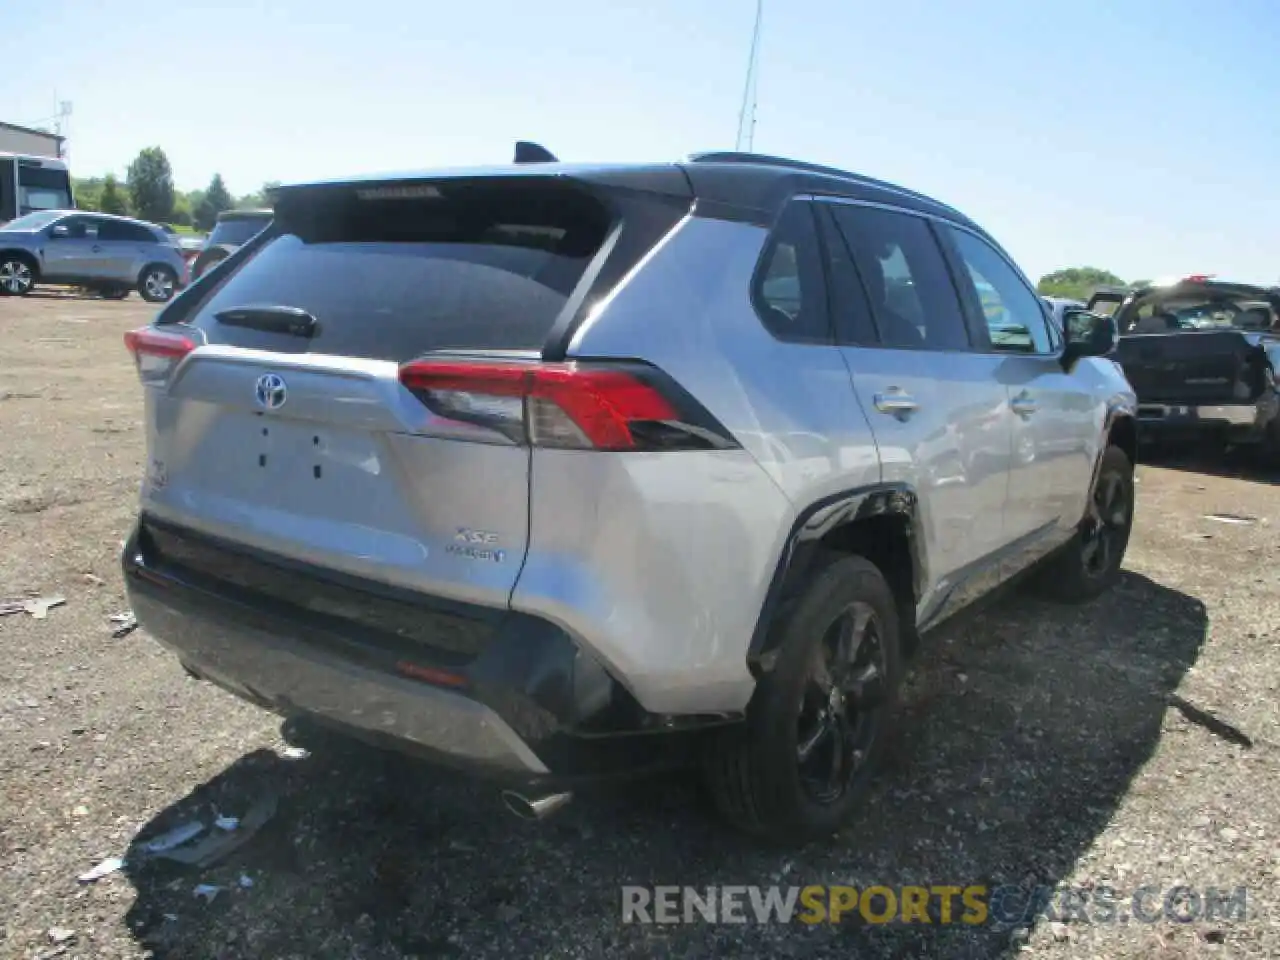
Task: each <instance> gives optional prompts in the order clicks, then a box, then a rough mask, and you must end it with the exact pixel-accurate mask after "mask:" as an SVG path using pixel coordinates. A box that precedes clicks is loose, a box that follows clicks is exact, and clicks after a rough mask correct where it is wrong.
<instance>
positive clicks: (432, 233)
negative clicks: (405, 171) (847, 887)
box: [122, 154, 1135, 839]
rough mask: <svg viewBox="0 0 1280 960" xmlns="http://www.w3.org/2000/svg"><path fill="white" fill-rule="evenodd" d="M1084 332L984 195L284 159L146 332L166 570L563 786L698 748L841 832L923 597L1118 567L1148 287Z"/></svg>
mask: <svg viewBox="0 0 1280 960" xmlns="http://www.w3.org/2000/svg"><path fill="white" fill-rule="evenodd" d="M980 289H981V290H982V291H983V293H982V295H981V296H980V295H979V292H978V291H979V290H980ZM993 331H995V332H996V333H997V334H998V336H993ZM993 340H994V341H996V342H993ZM1065 341H1066V338H1065V336H1064V334H1063V332H1062V331H1061V330H1060V329H1058V327H1057V326H1056V325H1055V324H1054V323H1052V322H1051V320H1050V319H1049V317H1048V314H1047V311H1045V309H1044V307H1043V304H1042V301H1041V300H1040V298H1039V297H1038V296H1037V295H1036V294H1035V291H1034V289H1033V287H1032V286H1031V284H1030V283H1028V282H1027V280H1026V279H1025V277H1024V276H1023V275H1022V273H1020V272H1019V270H1018V269H1017V267H1015V266H1014V264H1013V263H1012V261H1011V260H1010V259H1009V257H1008V256H1007V255H1006V254H1005V253H1004V252H1003V251H1002V249H1001V247H999V246H998V245H997V244H996V243H995V241H993V240H992V239H991V237H989V236H988V235H987V234H986V233H985V232H984V231H983V230H982V229H980V228H979V227H978V226H976V225H975V224H974V223H972V222H971V221H969V220H968V219H966V218H965V217H964V216H962V215H961V214H960V213H957V212H956V211H955V210H953V209H951V208H949V207H946V206H943V205H942V204H939V203H936V202H934V201H933V200H930V199H928V198H926V197H924V196H921V195H920V194H917V193H914V192H911V191H908V190H904V189H901V188H899V187H895V186H891V185H889V184H887V183H882V182H879V181H875V180H870V179H867V178H865V177H861V176H856V175H854V174H851V173H846V172H843V171H839V170H833V169H828V168H823V167H816V166H812V165H808V164H803V163H798V162H794V161H788V160H781V159H777V158H770V157H762V156H755V155H746V154H702V155H698V156H695V157H692V158H690V159H689V160H688V161H685V162H682V163H677V164H668V165H647V166H640V165H635V166H576V165H567V164H559V163H545V164H544V163H535V164H529V165H522V166H514V165H513V166H510V167H503V168H497V169H480V170H464V171H450V172H443V173H439V172H428V173H421V174H409V175H404V176H380V177H377V178H369V179H361V180H350V181H341V182H324V183H312V184H304V185H296V186H290V187H285V188H283V189H282V190H281V191H280V193H279V195H278V197H277V205H276V218H275V221H274V222H273V223H272V225H271V227H270V228H269V229H267V230H266V231H264V232H263V233H262V234H260V235H258V236H257V237H255V238H254V239H253V240H251V241H250V242H248V243H247V244H245V245H244V246H243V247H241V248H240V249H238V250H237V251H236V252H235V253H233V254H232V255H231V256H230V257H228V258H227V260H225V261H223V262H222V263H221V264H219V265H218V266H216V267H215V268H214V269H213V271H212V272H211V273H210V274H209V276H208V278H207V279H206V281H205V282H202V283H200V284H197V285H196V286H194V287H192V288H190V289H189V290H188V291H187V292H186V293H184V294H183V295H182V296H180V297H178V298H177V299H176V300H175V301H174V302H173V303H172V304H170V305H169V306H168V307H167V308H166V309H165V310H163V311H162V312H161V313H160V314H159V316H158V317H157V319H156V320H155V322H154V323H153V324H151V325H149V326H147V327H144V328H142V329H139V330H136V331H133V332H131V333H130V334H129V335H128V337H127V343H128V347H129V349H130V351H131V352H132V354H133V356H134V357H135V359H136V363H137V370H138V374H139V376H140V378H141V380H142V383H143V385H144V390H143V393H144V394H145V398H146V399H145V403H146V421H147V427H146V429H147V439H148V453H147V464H148V466H147V470H146V477H145V481H144V484H143V488H142V493H141V513H140V516H139V519H138V523H137V526H136V529H135V530H134V531H133V532H132V534H131V535H130V537H129V539H128V542H127V544H126V546H125V549H124V553H123V558H122V560H123V567H124V572H125V579H126V581H127V584H128V589H129V592H130V595H131V599H132V605H133V609H134V610H135V611H136V613H137V616H138V619H139V621H140V623H141V624H142V625H143V626H144V627H145V628H146V629H147V630H148V631H149V632H150V633H151V634H152V635H153V636H154V637H156V638H158V639H159V640H160V641H161V642H162V643H164V644H165V645H167V646H168V647H170V648H171V649H173V650H174V651H176V653H177V656H178V657H179V658H180V660H181V662H182V663H183V664H184V665H185V667H186V668H187V670H188V671H190V672H191V673H193V674H195V675H197V676H199V677H203V678H206V679H208V680H210V681H212V682H214V683H215V684H218V685H221V686H223V687H225V688H226V689H228V690H230V691H232V692H234V693H236V694H238V695H239V696H241V697H244V698H247V699H248V700H250V701H252V702H255V703H257V704H260V705H262V706H264V707H267V708H270V709H272V710H274V711H277V712H279V713H282V714H284V715H301V716H303V717H309V718H311V719H313V720H319V721H322V722H326V723H328V724H331V725H336V726H338V727H339V728H342V729H345V730H347V731H349V732H352V733H356V734H358V735H362V736H364V737H366V738H371V739H373V740H374V741H376V742H386V743H390V744H395V745H398V746H399V747H400V748H402V749H408V750H411V751H415V752H419V753H421V754H423V755H425V756H427V757H429V758H432V759H434V760H436V761H438V762H441V763H444V764H449V765H454V766H458V767H462V768H465V769H467V770H470V771H473V772H476V773H479V774H482V775H486V776H488V777H491V778H492V779H493V780H494V781H495V782H496V783H497V784H498V785H500V786H503V787H505V795H506V797H507V800H508V803H509V804H510V805H511V806H513V807H514V808H516V809H517V811H523V812H524V813H525V814H526V815H533V814H540V813H541V812H543V811H546V810H549V809H551V808H554V807H556V806H559V805H561V804H562V803H563V801H564V800H565V799H566V798H567V797H568V796H569V795H570V793H571V792H572V790H573V789H574V786H575V784H579V785H580V784H582V783H583V782H584V781H586V780H590V779H595V778H601V777H608V776H614V775H625V774H635V773H639V772H643V771H649V770H654V769H657V768H661V767H665V766H668V765H673V764H690V765H692V764H700V765H701V768H702V771H703V773H704V774H705V776H706V778H707V782H708V784H709V786H710V792H711V794H712V795H713V796H714V797H715V798H716V799H717V802H718V804H719V806H720V808H721V809H722V811H723V812H724V814H725V815H726V816H727V817H728V818H729V819H730V820H731V821H732V822H733V823H735V824H737V825H738V826H740V827H742V828H745V829H747V830H749V831H751V832H754V833H757V834H760V835H764V836H768V837H771V838H780V839H786V838H804V837H812V836H815V835H821V834H823V833H828V832H830V831H832V830H834V829H835V828H836V827H838V825H839V824H840V823H841V821H842V820H843V819H844V818H845V817H846V815H847V814H848V813H849V811H850V809H851V808H852V807H853V806H854V805H855V804H856V803H857V801H858V799H859V796H860V795H861V794H862V793H863V792H864V791H865V789H866V787H867V785H868V781H869V778H870V777H871V776H872V775H873V771H874V769H875V766H876V761H877V757H878V754H879V752H880V750H881V748H882V744H883V742H884V739H885V732H886V725H887V724H889V723H891V722H892V718H893V713H892V708H893V704H894V697H895V691H896V689H897V686H898V683H899V680H900V678H901V676H902V671H903V663H904V659H905V658H906V657H907V656H908V655H909V654H910V653H911V652H912V651H913V650H914V648H915V647H916V644H917V638H918V637H919V635H921V634H923V633H924V632H925V631H927V630H928V629H929V628H931V627H933V626H935V625H936V624H938V623H940V622H941V621H942V620H944V619H945V618H947V617H948V616H950V615H951V614H952V613H954V612H955V611H956V610H958V609H960V608H961V607H963V606H965V605H966V604H968V603H970V602H971V601H973V600H975V599H976V598H978V597H979V596H982V595H983V594H985V593H988V592H989V591H991V590H992V588H994V587H996V586H998V585H1001V584H1004V583H1007V582H1009V581H1011V580H1013V579H1014V578H1015V577H1018V576H1019V575H1020V574H1022V573H1024V572H1026V573H1033V574H1035V575H1036V576H1035V577H1033V578H1031V579H1032V580H1033V581H1034V582H1037V583H1038V584H1039V585H1040V586H1041V587H1042V588H1043V589H1044V590H1046V591H1048V592H1049V593H1051V594H1053V595H1055V596H1057V597H1058V598H1061V599H1063V600H1066V601H1084V600H1088V599H1090V598H1093V597H1096V596H1097V595H1098V594H1100V593H1101V592H1102V591H1104V590H1105V589H1107V587H1109V586H1110V585H1111V584H1112V583H1113V582H1115V580H1116V578H1117V576H1118V574H1119V568H1120V563H1121V559H1122V557H1123V554H1124V551H1125V547H1126V544H1127V541H1128V537H1129V531H1130V525H1131V523H1132V518H1133V503H1134V495H1133V494H1134V486H1133V467H1132V464H1133V459H1134V446H1135V427H1134V423H1135V421H1134V407H1135V399H1134V395H1133V392H1132V390H1131V389H1130V387H1129V385H1128V383H1127V382H1126V381H1125V379H1124V376H1123V374H1122V373H1121V372H1120V370H1119V368H1118V367H1117V366H1116V365H1115V364H1114V363H1113V362H1112V361H1111V360H1109V359H1107V358H1106V355H1107V354H1108V353H1109V352H1110V351H1111V350H1112V349H1113V348H1114V346H1115V329H1114V327H1113V326H1112V325H1111V323H1110V321H1109V320H1107V319H1106V318H1102V317H1098V318H1096V322H1094V323H1093V324H1092V325H1091V326H1087V327H1083V328H1080V329H1079V330H1078V332H1077V333H1076V334H1075V335H1074V338H1073V339H1072V340H1071V342H1065Z"/></svg>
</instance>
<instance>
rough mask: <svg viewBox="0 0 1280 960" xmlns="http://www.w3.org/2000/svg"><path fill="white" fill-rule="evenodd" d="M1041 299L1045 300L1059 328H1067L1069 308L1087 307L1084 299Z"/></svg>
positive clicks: (1081, 308)
mask: <svg viewBox="0 0 1280 960" xmlns="http://www.w3.org/2000/svg"><path fill="white" fill-rule="evenodd" d="M1041 299H1042V300H1044V304H1045V306H1046V307H1048V308H1049V313H1050V314H1051V315H1052V316H1053V319H1054V321H1055V322H1056V323H1057V324H1058V329H1059V330H1065V329H1067V325H1066V313H1067V311H1068V310H1084V309H1086V305H1085V303H1084V301H1083V300H1072V299H1071V298H1069V297H1041Z"/></svg>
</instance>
